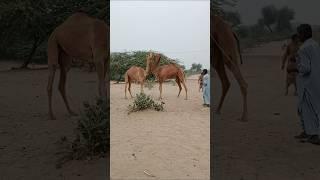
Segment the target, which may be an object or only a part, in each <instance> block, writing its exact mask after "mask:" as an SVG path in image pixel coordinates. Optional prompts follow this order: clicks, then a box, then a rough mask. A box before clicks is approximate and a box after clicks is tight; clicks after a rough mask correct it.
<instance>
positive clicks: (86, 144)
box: [56, 98, 110, 168]
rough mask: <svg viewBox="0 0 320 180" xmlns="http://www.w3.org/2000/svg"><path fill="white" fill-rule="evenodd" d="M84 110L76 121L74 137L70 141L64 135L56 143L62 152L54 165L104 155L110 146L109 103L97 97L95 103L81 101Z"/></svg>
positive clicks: (58, 166) (58, 165) (57, 165)
mask: <svg viewBox="0 0 320 180" xmlns="http://www.w3.org/2000/svg"><path fill="white" fill-rule="evenodd" d="M83 106H84V111H83V113H82V114H81V116H80V119H79V121H78V127H77V129H76V130H77V131H76V139H75V140H74V141H72V142H70V141H68V139H67V138H66V137H65V136H64V137H62V138H61V139H60V141H58V142H57V143H56V144H58V145H60V148H59V149H60V152H58V153H56V154H62V156H61V157H60V158H59V159H58V161H57V164H56V167H57V168H61V166H62V165H63V164H64V163H66V162H68V161H70V160H83V159H91V158H93V157H94V156H96V157H104V156H105V155H106V154H107V152H108V151H109V148H110V133H109V132H110V117H109V113H108V112H109V104H108V103H107V102H106V100H103V99H100V98H97V99H96V103H95V104H93V105H92V104H89V103H88V102H85V103H83Z"/></svg>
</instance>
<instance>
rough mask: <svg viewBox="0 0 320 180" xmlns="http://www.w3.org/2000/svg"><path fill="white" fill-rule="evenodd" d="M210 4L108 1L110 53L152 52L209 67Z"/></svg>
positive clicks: (207, 0) (181, 1)
mask: <svg viewBox="0 0 320 180" xmlns="http://www.w3.org/2000/svg"><path fill="white" fill-rule="evenodd" d="M209 8H210V1H209V0H201V1H190V0H187V1H183V0H179V1H163V0H162V1H133V0H130V1H128V0H127V1H120V0H112V1H111V2H110V31H111V40H110V41H111V42H110V43H111V52H123V51H133V50H155V51H158V52H161V53H164V54H165V55H166V56H168V57H170V58H177V59H179V60H180V61H181V62H182V63H183V64H184V65H185V66H186V68H190V66H191V64H192V63H194V62H195V63H201V64H203V66H204V67H205V68H209V67H210V60H209V59H210V34H209V33H210V10H209Z"/></svg>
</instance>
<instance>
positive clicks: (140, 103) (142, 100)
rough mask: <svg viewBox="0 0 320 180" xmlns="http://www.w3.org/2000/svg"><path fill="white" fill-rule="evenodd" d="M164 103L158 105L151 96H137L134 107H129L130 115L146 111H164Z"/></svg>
mask: <svg viewBox="0 0 320 180" xmlns="http://www.w3.org/2000/svg"><path fill="white" fill-rule="evenodd" d="M163 105H164V102H161V103H156V102H155V101H154V100H153V99H152V97H151V96H149V95H146V94H144V93H140V94H137V95H136V98H135V100H134V102H133V104H132V105H129V113H131V112H137V111H143V110H146V109H154V110H156V111H163V110H164V107H163Z"/></svg>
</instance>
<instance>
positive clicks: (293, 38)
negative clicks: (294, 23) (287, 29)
mask: <svg viewBox="0 0 320 180" xmlns="http://www.w3.org/2000/svg"><path fill="white" fill-rule="evenodd" d="M298 38H299V36H298V34H293V35H292V36H291V40H296V39H298Z"/></svg>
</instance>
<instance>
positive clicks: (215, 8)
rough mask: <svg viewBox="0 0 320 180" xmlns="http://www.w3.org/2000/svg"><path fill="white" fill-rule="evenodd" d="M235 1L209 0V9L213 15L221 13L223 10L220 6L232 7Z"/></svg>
mask: <svg viewBox="0 0 320 180" xmlns="http://www.w3.org/2000/svg"><path fill="white" fill-rule="evenodd" d="M236 3H237V0H211V1H210V10H211V13H213V14H215V15H223V14H224V13H225V11H224V10H223V8H222V6H230V7H234V6H235V5H236Z"/></svg>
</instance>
